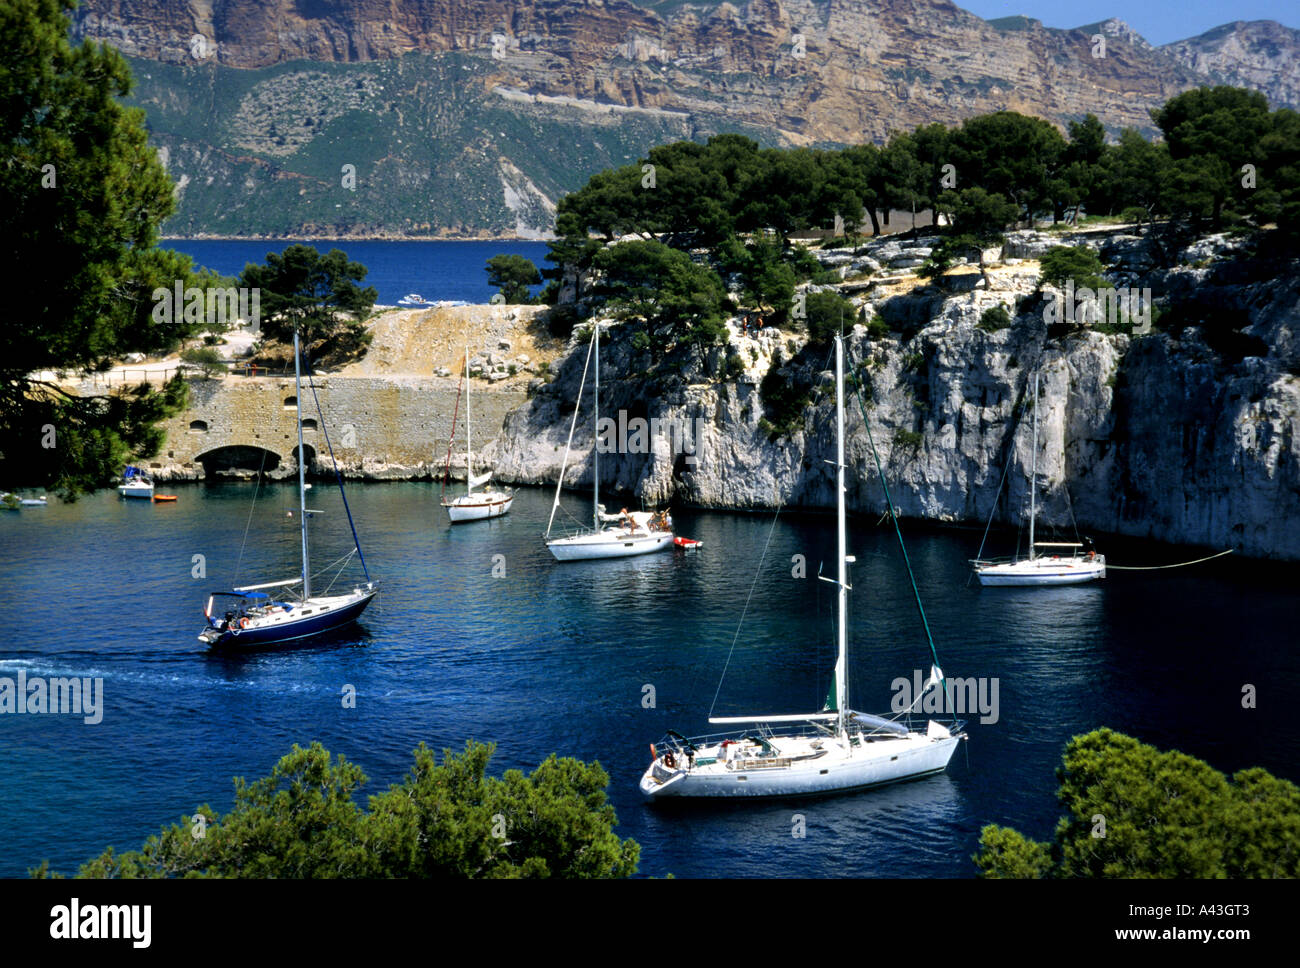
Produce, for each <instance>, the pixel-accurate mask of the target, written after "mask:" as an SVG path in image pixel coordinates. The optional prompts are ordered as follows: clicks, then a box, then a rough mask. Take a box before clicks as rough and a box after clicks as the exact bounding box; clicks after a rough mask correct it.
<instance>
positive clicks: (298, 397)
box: [293, 326, 311, 602]
mask: <svg viewBox="0 0 1300 968" xmlns="http://www.w3.org/2000/svg"><path fill="white" fill-rule="evenodd" d="M293 386H294V397H293V402H294V403H295V404H296V405H297V409H298V521H299V523H300V524H301V526H302V600H303V601H304V602H305V601H306V600H307V599H309V598H311V565H310V562H309V561H308V558H307V455H306V454H305V453H304V452H303V447H302V351H301V349H300V348H299V346H298V327H296V326H295V327H294V329H293Z"/></svg>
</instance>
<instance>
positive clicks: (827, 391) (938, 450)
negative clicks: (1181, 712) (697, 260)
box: [485, 233, 1300, 559]
mask: <svg viewBox="0 0 1300 968" xmlns="http://www.w3.org/2000/svg"><path fill="white" fill-rule="evenodd" d="M1061 241H1063V240H1062V239H1060V238H1059V237H1057V238H1049V237H1046V236H1044V235H1038V234H1035V233H1023V234H1020V235H1017V236H1013V237H1011V238H1010V239H1009V240H1008V242H1007V244H1006V246H1005V248H1004V252H1003V256H1004V259H1005V263H1004V265H1003V266H1002V267H1000V268H995V269H994V270H993V271H991V272H989V273H988V277H989V287H988V288H980V286H982V283H978V282H976V280H978V278H979V274H978V273H965V274H961V273H958V274H954V276H953V277H952V278H951V279H950V280H949V285H950V287H953V288H959V289H967V290H969V291H961V292H936V291H935V290H934V289H932V288H929V287H917V286H915V285H914V284H913V286H911V287H910V291H909V287H908V286H906V285H900V284H899V283H901V282H903V281H905V277H906V276H907V274H908V272H909V271H910V270H907V269H903V270H900V271H896V272H881V273H878V274H877V278H892V279H896V280H897V281H896V282H894V283H888V284H881V285H878V286H874V287H873V288H869V289H865V290H860V294H859V299H860V301H861V300H863V299H865V300H866V303H865V307H864V308H865V309H866V311H867V313H868V315H869V317H870V316H876V315H879V316H880V317H881V318H882V319H885V320H888V325H889V326H890V328H891V329H892V330H894V332H892V333H891V334H890V335H889V336H887V337H883V338H871V337H869V336H868V334H867V330H866V328H865V327H864V326H861V325H859V326H858V327H856V328H855V329H854V330H853V334H852V337H851V338H850V339H849V340H848V352H849V356H850V359H851V360H852V361H853V362H852V366H851V372H852V375H853V377H854V379H855V380H856V381H857V383H858V384H859V385H860V386H861V387H862V400H863V406H864V408H865V412H866V417H867V419H868V420H869V421H870V431H871V436H872V437H873V438H874V440H875V443H876V446H877V447H878V448H879V451H880V454H881V458H882V460H883V461H884V465H885V473H886V474H887V475H888V477H889V485H890V490H891V494H892V496H893V499H894V503H895V505H896V507H897V508H898V511H899V513H900V514H902V515H904V516H908V517H913V518H923V519H928V520H933V521H948V522H956V521H962V522H971V523H983V522H984V521H985V520H987V519H988V517H989V515H990V514H994V515H995V518H996V519H997V520H999V521H1002V522H1005V523H1009V524H1015V523H1017V522H1021V523H1022V522H1023V521H1024V520H1025V515H1026V513H1027V510H1028V489H1029V476H1028V468H1029V465H1030V453H1031V443H1032V436H1031V431H1030V422H1029V420H1028V414H1029V403H1030V400H1031V397H1030V394H1029V386H1030V377H1031V376H1032V374H1033V373H1034V371H1035V370H1037V371H1038V372H1039V373H1040V374H1041V379H1042V390H1041V397H1040V402H1039V422H1040V438H1041V444H1040V449H1039V453H1038V471H1039V475H1040V488H1039V501H1040V518H1039V520H1040V522H1041V523H1043V524H1045V525H1046V526H1049V527H1051V526H1055V527H1058V528H1060V529H1062V531H1063V532H1064V533H1065V534H1067V535H1072V534H1073V529H1072V522H1073V521H1076V520H1077V522H1078V526H1079V527H1080V528H1081V529H1096V530H1100V531H1107V532H1114V533H1122V534H1131V535H1138V536H1144V537H1150V538H1153V539H1156V540H1160V541H1171V542H1186V543H1191V544H1200V545H1206V546H1211V547H1219V548H1226V547H1232V548H1236V549H1238V550H1239V551H1242V552H1245V553H1247V554H1250V555H1258V556H1261V557H1278V558H1288V559H1300V340H1297V334H1300V281H1297V279H1298V278H1300V275H1298V274H1297V273H1295V272H1291V273H1290V274H1289V276H1286V277H1285V278H1286V279H1287V281H1285V282H1283V283H1279V282H1278V281H1277V280H1275V279H1269V278H1267V277H1265V276H1264V275H1262V274H1260V273H1259V272H1258V271H1257V270H1256V269H1252V267H1251V263H1250V261H1249V260H1231V259H1229V260H1223V259H1220V258H1219V257H1220V256H1222V255H1223V254H1224V253H1225V252H1227V251H1230V250H1231V248H1232V245H1233V243H1229V242H1228V241H1227V240H1225V239H1224V238H1223V237H1217V238H1214V239H1211V240H1208V241H1203V242H1201V243H1198V244H1196V245H1193V246H1191V247H1189V248H1188V249H1186V250H1185V251H1184V252H1182V253H1181V254H1180V255H1179V256H1178V258H1177V260H1176V261H1177V263H1178V264H1177V265H1176V266H1175V268H1173V269H1168V270H1156V269H1153V268H1152V264H1153V261H1154V260H1153V259H1152V258H1151V254H1150V252H1149V251H1148V250H1147V248H1146V245H1147V243H1146V242H1145V241H1144V240H1143V239H1141V238H1137V237H1131V236H1123V235H1119V236H1112V237H1106V236H1104V235H1102V236H1097V235H1086V236H1081V237H1080V238H1079V239H1078V240H1077V241H1080V242H1083V243H1085V244H1089V245H1092V246H1094V247H1097V248H1099V249H1100V250H1101V252H1102V254H1103V256H1104V257H1105V259H1106V260H1107V261H1108V263H1109V264H1110V265H1111V266H1112V270H1111V277H1112V280H1113V281H1114V282H1115V284H1116V285H1117V286H1119V287H1124V286H1133V287H1137V288H1146V287H1149V288H1150V289H1151V290H1152V294H1153V296H1155V297H1157V298H1162V299H1163V298H1169V299H1172V300H1174V301H1178V300H1189V302H1188V303H1187V305H1188V306H1192V307H1193V309H1191V310H1189V311H1187V312H1190V315H1187V314H1185V315H1184V316H1183V319H1182V322H1181V323H1180V324H1175V323H1174V322H1173V321H1172V318H1171V317H1166V320H1167V325H1166V326H1164V327H1162V326H1161V325H1160V321H1159V320H1157V326H1156V331H1155V332H1152V333H1150V334H1147V335H1134V334H1132V333H1125V332H1115V333H1103V332H1097V331H1059V330H1050V329H1049V328H1048V327H1047V325H1046V324H1045V323H1044V320H1043V313H1042V306H1041V304H1040V303H1038V302H1037V301H1035V300H1034V299H1032V298H1027V299H1026V301H1024V302H1021V299H1022V298H1024V297H1028V296H1029V294H1030V293H1031V292H1032V290H1033V289H1034V288H1035V285H1036V280H1037V275H1038V272H1037V265H1036V263H1035V262H1034V261H1033V260H1034V259H1035V258H1036V257H1037V256H1038V255H1040V254H1041V253H1042V252H1043V251H1045V250H1046V249H1047V248H1048V247H1049V246H1051V245H1055V244H1058V243H1060V242H1061ZM907 245H909V246H910V248H904V247H902V246H900V243H899V242H896V241H889V242H877V243H872V244H871V245H870V246H869V247H868V250H867V252H866V253H865V254H862V255H860V256H858V257H854V258H852V259H851V260H845V261H846V262H847V264H848V267H849V270H850V271H851V272H853V273H855V274H856V273H858V272H861V271H869V270H871V268H872V266H873V265H877V266H882V268H883V267H888V266H889V265H890V264H891V263H892V264H893V265H895V266H908V265H914V264H915V262H916V261H917V259H916V258H915V257H914V256H915V255H916V253H917V251H918V250H919V249H921V248H924V246H925V244H924V242H923V241H921V242H911V243H907ZM825 257H826V258H827V260H828V262H831V263H833V262H834V260H836V259H841V260H842V259H844V257H843V256H840V255H836V254H833V253H831V254H825ZM1021 260H1026V261H1021ZM913 282H914V280H913ZM972 285H974V286H975V287H976V288H973V289H972V288H971V286H972ZM998 304H1001V305H1005V306H1007V307H1008V308H1009V310H1010V311H1011V313H1012V314H1013V316H1014V320H1013V322H1012V324H1011V325H1010V326H1009V327H1006V328H1002V329H998V328H996V327H989V326H987V325H984V326H982V325H981V324H980V323H981V315H982V312H983V310H985V309H987V308H989V307H990V306H994V305H998ZM1018 308H1019V311H1017V309H1018ZM1224 320H1231V321H1232V322H1231V323H1227V324H1225V323H1224ZM1189 321H1190V322H1189ZM584 355H585V346H583V345H582V344H581V343H580V342H579V341H575V345H574V348H573V350H572V352H571V355H570V356H569V358H568V360H567V361H563V362H562V363H559V364H557V366H556V367H555V371H556V373H557V379H556V380H555V382H554V383H552V384H550V385H549V386H546V387H541V388H536V390H537V392H536V394H535V396H534V397H533V398H532V399H531V400H530V401H529V403H528V405H526V406H524V407H521V408H520V409H518V410H515V411H513V412H512V413H511V414H510V415H509V417H508V418H507V420H506V424H505V428H504V430H503V433H502V435H501V437H500V438H499V439H498V440H497V441H496V442H495V443H494V444H493V445H492V448H491V451H490V452H489V453H488V454H485V457H490V458H493V459H495V461H496V466H497V474H498V477H499V478H501V479H503V480H514V481H518V482H529V483H540V482H553V481H554V480H555V479H556V478H557V476H558V473H559V465H560V461H561V457H562V454H563V452H564V442H565V438H566V436H567V433H568V428H569V420H570V419H571V416H570V415H571V414H572V408H573V403H572V401H573V400H574V398H575V396H576V389H577V383H578V381H579V377H580V374H581V371H582V364H583V358H584ZM828 356H829V350H828V348H827V347H825V346H821V347H809V346H808V345H807V344H806V338H805V337H802V336H799V335H797V334H794V333H790V332H780V331H778V330H775V329H768V330H764V331H762V332H761V333H759V334H757V335H743V334H741V333H739V332H738V331H733V334H732V337H731V342H730V345H729V346H728V347H725V348H717V349H713V350H710V351H709V352H708V353H706V354H703V355H697V356H696V357H695V358H693V359H692V361H691V362H690V363H688V364H686V365H684V366H683V367H682V368H681V369H680V371H679V372H676V373H672V372H668V373H660V374H658V375H657V376H655V377H654V378H653V379H652V380H651V381H650V382H649V383H647V381H646V380H645V379H644V378H641V377H638V376H637V375H636V371H637V370H638V369H639V368H641V367H642V366H644V364H645V361H644V360H643V359H641V358H639V357H637V356H636V354H635V353H634V352H633V351H632V350H631V348H630V347H629V345H628V343H627V341H626V340H625V339H620V337H619V334H618V327H611V330H610V336H609V338H608V343H607V344H606V345H605V346H604V347H603V348H602V360H603V361H604V362H605V364H606V365H605V367H603V368H602V376H601V383H602V401H601V410H602V413H603V414H605V415H608V416H611V417H613V418H615V419H618V417H619V411H623V413H624V414H625V417H624V419H625V420H626V421H628V422H629V425H630V421H632V420H634V419H635V418H636V417H642V418H645V419H647V420H648V419H650V418H658V419H659V420H660V421H661V428H667V427H672V426H674V425H679V426H680V425H686V426H689V427H691V428H692V433H693V437H692V438H691V444H692V446H693V452H691V448H688V447H685V446H675V445H674V443H673V441H672V438H671V435H670V434H667V433H660V434H659V435H658V436H657V437H655V438H654V439H652V440H650V441H648V442H647V446H645V447H637V446H634V445H632V444H631V440H632V438H631V437H629V438H628V440H629V446H627V447H625V448H623V449H622V450H620V451H618V452H613V453H602V456H601V460H600V468H601V480H602V488H606V489H608V488H621V489H624V490H626V491H629V492H631V493H633V494H635V495H637V496H638V497H640V498H641V499H642V500H644V501H645V502H646V503H647V504H653V503H658V502H665V501H674V502H687V503H691V504H698V505H704V506H714V507H727V508H770V507H773V506H775V505H777V504H782V505H795V506H805V507H831V506H833V503H834V491H833V468H832V466H831V465H830V464H829V463H827V462H826V461H827V460H829V459H830V458H832V457H833V455H834V439H833V421H832V419H831V414H832V410H831V407H832V406H833V396H832V383H831V373H830V372H829V370H828V369H827V367H828ZM729 359H735V360H737V361H738V364H730V366H729V365H728V360H729ZM737 365H739V366H741V367H743V372H741V373H740V375H739V377H738V378H735V379H733V378H729V377H728V376H725V375H724V374H726V373H727V370H728V369H729V368H730V369H733V370H734V368H735V366H737ZM773 371H776V372H778V373H780V374H782V375H783V376H784V377H785V378H787V379H788V380H790V381H792V383H793V385H794V386H796V387H800V388H807V390H808V394H807V401H806V402H807V406H806V408H805V409H803V411H802V413H801V414H800V415H799V417H798V419H797V421H796V423H795V429H794V430H793V432H792V433H791V434H790V435H788V436H775V437H774V436H773V435H772V434H771V432H770V429H769V427H768V426H767V424H766V423H765V421H766V420H767V418H768V417H770V416H771V406H770V403H769V401H766V400H765V399H764V393H763V390H762V382H763V379H764V377H765V376H766V375H767V374H768V373H770V372H773ZM586 407H587V404H586V403H584V405H583V409H584V412H589V411H587V410H586ZM848 432H849V435H850V437H851V440H850V442H849V446H848V454H849V459H850V462H851V464H852V466H853V473H852V474H851V475H850V480H851V481H852V483H851V485H850V506H851V507H852V508H854V509H856V510H859V511H863V512H868V513H871V514H873V515H878V514H880V513H881V512H882V511H883V509H884V507H885V503H884V496H883V493H882V491H881V488H880V485H879V483H878V481H877V477H876V474H875V471H874V467H873V464H872V457H871V450H870V444H869V442H868V438H867V435H866V432H865V428H864V423H863V415H862V412H861V411H860V410H859V409H858V405H857V403H856V401H855V400H853V399H852V398H850V401H849V404H848ZM591 449H592V432H591V427H590V424H588V425H587V428H586V431H585V436H583V435H580V436H579V438H578V439H575V444H574V458H573V461H574V466H573V468H572V469H571V470H570V472H569V475H568V480H570V481H571V482H573V483H574V485H575V486H583V485H584V484H585V485H586V486H590V478H591V463H590V458H591ZM688 456H689V457H692V458H693V459H692V460H687V459H686V458H687V457H688ZM1004 473H1005V476H1006V481H1005V485H1004V486H1003V483H1002V478H1003V475H1004Z"/></svg>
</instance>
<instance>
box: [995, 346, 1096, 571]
mask: <svg viewBox="0 0 1300 968" xmlns="http://www.w3.org/2000/svg"><path fill="white" fill-rule="evenodd" d="M1029 466H1030V470H1029V557H1028V558H976V559H974V560H973V561H971V566H972V567H973V568H974V569H975V576H976V577H977V578H978V579H979V581H980V584H981V585H1040V586H1054V585H1080V584H1082V583H1084V582H1089V581H1096V580H1098V579H1099V578H1105V577H1106V556H1105V555H1099V554H1097V553H1096V552H1095V551H1091V550H1090V551H1086V552H1085V551H1084V545H1083V544H1081V543H1079V542H1074V541H1035V540H1034V519H1035V518H1036V517H1037V516H1038V371H1036V370H1035V371H1034V444H1033V448H1032V449H1031V450H1030V456H1029ZM1039 549H1043V550H1042V551H1041V552H1040V550H1039Z"/></svg>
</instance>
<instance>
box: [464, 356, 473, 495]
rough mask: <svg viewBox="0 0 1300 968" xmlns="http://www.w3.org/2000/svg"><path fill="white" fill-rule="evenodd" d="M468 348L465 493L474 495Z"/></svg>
mask: <svg viewBox="0 0 1300 968" xmlns="http://www.w3.org/2000/svg"><path fill="white" fill-rule="evenodd" d="M471 382H473V381H471V380H470V378H469V347H468V346H466V347H465V493H466V495H469V494H473V493H474V438H473V437H471V436H470V433H469V385H470V383H471Z"/></svg>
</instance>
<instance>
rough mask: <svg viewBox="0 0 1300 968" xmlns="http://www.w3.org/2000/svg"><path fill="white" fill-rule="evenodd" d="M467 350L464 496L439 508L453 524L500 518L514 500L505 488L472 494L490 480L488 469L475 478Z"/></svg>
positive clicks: (451, 500)
mask: <svg viewBox="0 0 1300 968" xmlns="http://www.w3.org/2000/svg"><path fill="white" fill-rule="evenodd" d="M470 382H471V380H470V378H469V348H468V347H466V348H465V493H464V494H462V495H461V496H460V497H456V498H451V499H450V500H448V499H447V498H446V497H444V498H443V499H442V506H443V507H444V508H446V509H447V517H448V518H450V519H451V523H452V524H460V523H461V522H463V521H483V520H485V519H487V518H499V517H501V515H503V514H505V513H506V512H507V511H509V510H510V505H511V503H512V502H513V501H514V499H515V494H514V491H512V490H510V489H509V488H506V489H505V490H504V491H502V490H498V489H496V488H492V489H490V490H487V491H480V492H479V493H478V494H475V493H474V488H476V487H481V486H482V485H484V484H486V483H487V482H488V481H489V480H490V479H491V477H492V472H491V471H490V470H489V471H488V472H487V473H485V474H480V475H478V476H477V477H476V476H475V475H474V448H473V438H472V437H471V435H470V421H469V385H470ZM447 463H448V469H450V464H451V454H450V453H448V455H447Z"/></svg>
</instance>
